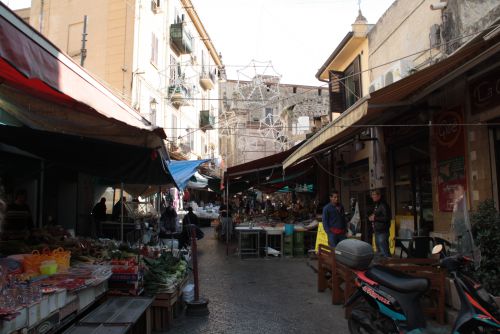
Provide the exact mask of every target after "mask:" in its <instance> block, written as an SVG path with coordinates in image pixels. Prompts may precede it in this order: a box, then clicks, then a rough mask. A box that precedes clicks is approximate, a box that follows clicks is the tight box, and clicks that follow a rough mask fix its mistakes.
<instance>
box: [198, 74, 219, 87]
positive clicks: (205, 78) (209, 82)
mask: <svg viewBox="0 0 500 334" xmlns="http://www.w3.org/2000/svg"><path fill="white" fill-rule="evenodd" d="M215 82H216V77H215V74H214V73H213V72H209V71H207V70H205V69H203V70H202V72H201V74H200V85H201V87H202V88H203V89H204V90H209V89H213V88H214V86H215Z"/></svg>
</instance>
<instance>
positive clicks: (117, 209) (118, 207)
mask: <svg viewBox="0 0 500 334" xmlns="http://www.w3.org/2000/svg"><path fill="white" fill-rule="evenodd" d="M122 202H123V204H125V202H127V198H126V197H125V196H123V197H122V199H121V200H119V201H118V202H116V203H115V205H114V206H113V213H112V216H113V220H119V219H120V216H121V213H122ZM123 217H128V210H127V207H126V206H125V205H123Z"/></svg>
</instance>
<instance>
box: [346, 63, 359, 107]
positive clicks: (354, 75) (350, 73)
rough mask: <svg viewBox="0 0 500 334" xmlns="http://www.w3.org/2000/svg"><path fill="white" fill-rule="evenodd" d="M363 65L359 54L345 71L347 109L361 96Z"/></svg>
mask: <svg viewBox="0 0 500 334" xmlns="http://www.w3.org/2000/svg"><path fill="white" fill-rule="evenodd" d="M360 72H361V66H360V57H359V56H358V57H357V58H356V59H355V60H354V61H353V62H352V63H351V65H349V67H348V68H347V69H346V70H345V72H344V77H345V79H344V82H343V83H344V89H345V107H346V109H347V108H349V107H350V106H352V105H353V104H354V103H356V101H357V100H359V99H360V98H361V73H360Z"/></svg>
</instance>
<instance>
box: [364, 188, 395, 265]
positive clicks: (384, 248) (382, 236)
mask: <svg viewBox="0 0 500 334" xmlns="http://www.w3.org/2000/svg"><path fill="white" fill-rule="evenodd" d="M371 197H372V200H373V211H372V213H371V214H370V215H369V216H368V220H369V221H370V222H371V223H372V229H373V233H374V234H375V245H376V246H377V254H378V255H382V256H383V257H390V256H391V253H390V252H389V228H390V227H391V208H390V207H389V204H387V202H386V201H384V200H383V199H382V195H381V192H380V190H378V189H375V190H372V191H371Z"/></svg>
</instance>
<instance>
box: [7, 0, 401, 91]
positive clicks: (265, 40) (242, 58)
mask: <svg viewBox="0 0 500 334" xmlns="http://www.w3.org/2000/svg"><path fill="white" fill-rule="evenodd" d="M0 1H2V2H4V3H6V4H7V5H9V6H10V7H11V8H13V9H16V8H23V7H27V6H29V5H30V3H31V0H0ZM143 1H144V0H143ZM191 1H192V3H193V5H194V7H195V9H196V11H197V13H198V16H199V17H200V19H201V21H202V22H203V25H204V26H205V29H206V30H207V32H208V34H209V36H210V38H211V39H212V42H213V43H214V46H215V48H216V50H217V51H218V52H220V53H221V54H222V61H223V63H224V64H225V65H226V72H227V76H228V79H234V80H237V79H238V71H240V74H239V77H240V78H241V79H244V80H248V75H252V74H253V73H255V74H269V75H281V83H285V84H298V85H318V86H319V85H324V83H322V82H320V81H318V80H317V79H316V78H315V74H316V72H317V71H318V69H319V68H320V67H321V66H322V65H323V64H324V62H325V61H326V60H327V59H328V57H329V56H330V55H331V53H332V52H333V50H335V48H336V47H337V45H338V44H339V43H340V41H341V40H342V39H343V38H344V36H345V35H346V34H347V33H348V32H349V31H350V30H351V24H352V23H353V22H354V21H355V19H356V17H357V15H358V0H191ZM393 1H394V0H361V10H362V12H363V15H364V16H365V17H366V18H367V20H368V23H373V24H375V23H376V22H377V20H378V19H379V18H380V16H382V15H383V13H384V12H385V11H386V10H387V9H388V8H389V6H390V5H391V4H392V2H393ZM199 42H200V43H201V41H199ZM252 64H256V65H257V66H258V67H256V69H255V70H254V68H253V67H248V66H249V65H252ZM269 65H272V67H270V66H269ZM259 66H260V67H259Z"/></svg>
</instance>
